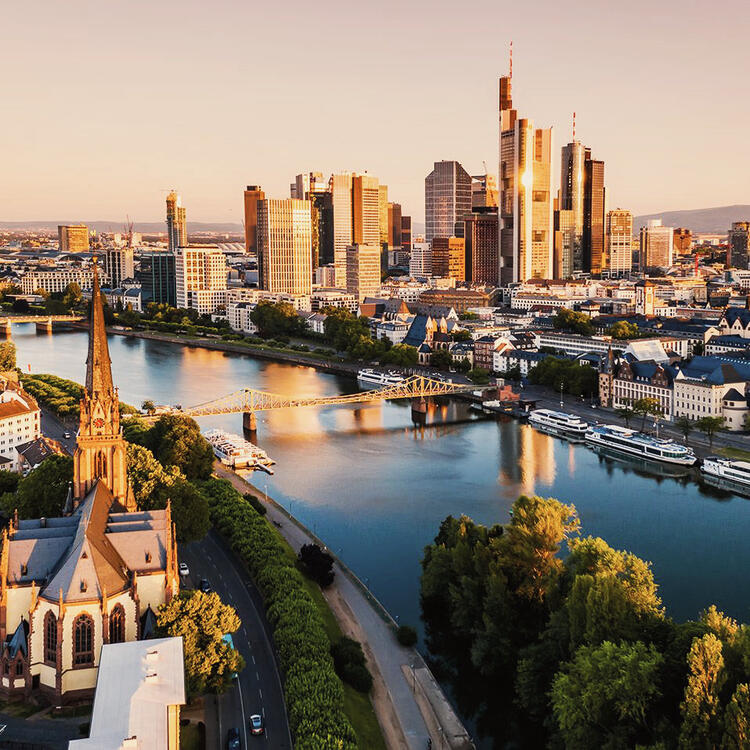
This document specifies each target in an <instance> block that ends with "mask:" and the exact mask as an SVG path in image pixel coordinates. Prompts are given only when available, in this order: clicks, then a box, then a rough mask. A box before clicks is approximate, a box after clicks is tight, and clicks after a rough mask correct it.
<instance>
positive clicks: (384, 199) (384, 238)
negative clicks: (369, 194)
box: [378, 185, 390, 247]
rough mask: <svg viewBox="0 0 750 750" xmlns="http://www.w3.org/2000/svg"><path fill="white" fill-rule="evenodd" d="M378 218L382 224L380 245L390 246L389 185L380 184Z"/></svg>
mask: <svg viewBox="0 0 750 750" xmlns="http://www.w3.org/2000/svg"><path fill="white" fill-rule="evenodd" d="M378 218H379V225H380V247H387V246H388V229H389V227H390V224H389V223H388V185H379V186H378Z"/></svg>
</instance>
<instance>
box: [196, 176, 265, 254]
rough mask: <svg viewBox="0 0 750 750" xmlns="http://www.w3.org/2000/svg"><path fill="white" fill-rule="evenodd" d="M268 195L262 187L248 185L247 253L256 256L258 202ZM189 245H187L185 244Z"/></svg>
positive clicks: (246, 194) (246, 211)
mask: <svg viewBox="0 0 750 750" xmlns="http://www.w3.org/2000/svg"><path fill="white" fill-rule="evenodd" d="M265 197H266V194H265V193H264V192H263V191H262V190H261V187H260V185H248V186H247V187H246V188H245V193H244V196H243V208H244V211H245V252H246V253H250V254H252V255H256V254H257V252H258V201H262V200H264V199H265ZM185 244H187V243H185Z"/></svg>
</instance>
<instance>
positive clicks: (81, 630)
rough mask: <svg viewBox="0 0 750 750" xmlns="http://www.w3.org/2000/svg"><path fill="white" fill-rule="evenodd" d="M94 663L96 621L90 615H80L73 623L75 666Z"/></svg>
mask: <svg viewBox="0 0 750 750" xmlns="http://www.w3.org/2000/svg"><path fill="white" fill-rule="evenodd" d="M93 663H94V621H93V620H92V619H91V616H90V615H78V617H76V619H75V620H74V621H73V666H74V667H81V666H88V665H89V664H93Z"/></svg>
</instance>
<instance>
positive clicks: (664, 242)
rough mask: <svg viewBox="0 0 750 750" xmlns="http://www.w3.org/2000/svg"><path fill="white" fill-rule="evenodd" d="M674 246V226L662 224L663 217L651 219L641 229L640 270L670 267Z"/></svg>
mask: <svg viewBox="0 0 750 750" xmlns="http://www.w3.org/2000/svg"><path fill="white" fill-rule="evenodd" d="M673 247H674V228H673V227H665V226H662V223H661V219H651V220H650V221H649V222H648V225H647V226H645V227H641V231H640V259H639V266H640V270H641V271H647V270H648V269H649V268H669V267H670V266H671V265H672V252H673Z"/></svg>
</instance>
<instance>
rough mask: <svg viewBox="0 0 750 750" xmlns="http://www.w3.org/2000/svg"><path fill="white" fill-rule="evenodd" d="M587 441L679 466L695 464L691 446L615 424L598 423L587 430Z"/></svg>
mask: <svg viewBox="0 0 750 750" xmlns="http://www.w3.org/2000/svg"><path fill="white" fill-rule="evenodd" d="M586 441H587V442H588V443H590V444H591V445H595V446H597V447H603V448H610V449H612V450H615V451H618V452H620V453H626V454H628V455H629V456H637V457H639V458H643V459H646V460H648V461H658V462H662V463H667V464H675V465H677V466H693V464H695V462H696V460H697V459H696V457H695V453H693V451H692V450H691V449H690V448H687V447H685V446H684V445H680V444H679V443H675V442H674V440H663V439H661V438H655V437H650V436H649V435H644V434H643V433H640V432H636V430H630V429H628V428H627V427H620V426H619V425H614V424H597V425H593V426H592V427H589V429H588V430H586Z"/></svg>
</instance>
